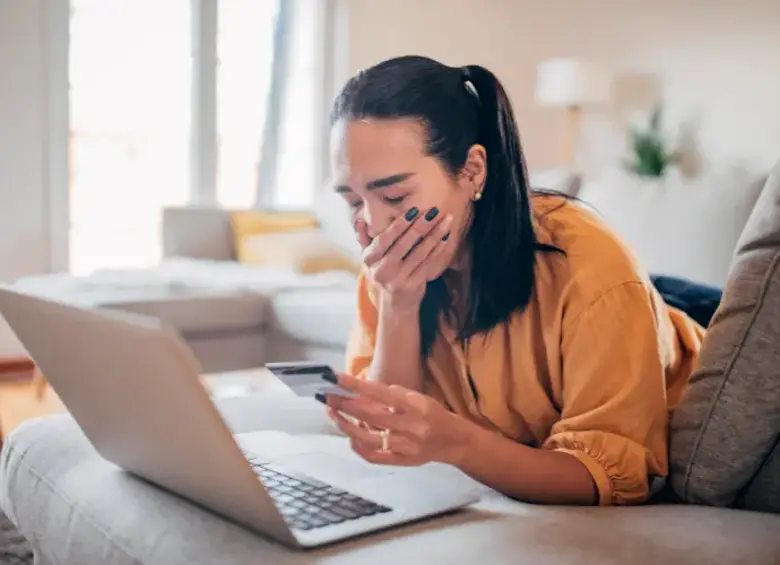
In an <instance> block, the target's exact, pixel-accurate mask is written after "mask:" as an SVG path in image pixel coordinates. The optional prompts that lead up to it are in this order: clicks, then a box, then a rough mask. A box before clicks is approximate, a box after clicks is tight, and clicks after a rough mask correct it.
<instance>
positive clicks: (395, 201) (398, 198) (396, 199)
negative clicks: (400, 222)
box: [384, 196, 406, 205]
mask: <svg viewBox="0 0 780 565" xmlns="http://www.w3.org/2000/svg"><path fill="white" fill-rule="evenodd" d="M405 198H406V196H395V197H390V196H385V198H384V200H385V202H387V203H388V204H393V205H396V204H400V203H401V202H403V201H404V199H405Z"/></svg>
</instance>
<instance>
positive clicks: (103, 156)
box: [69, 0, 192, 274]
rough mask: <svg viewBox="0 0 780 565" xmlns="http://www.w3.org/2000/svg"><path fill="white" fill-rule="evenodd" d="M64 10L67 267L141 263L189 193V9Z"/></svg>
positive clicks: (85, 3) (175, 0)
mask: <svg viewBox="0 0 780 565" xmlns="http://www.w3.org/2000/svg"><path fill="white" fill-rule="evenodd" d="M71 6H72V12H71V28H70V29H71V34H70V35H71V40H70V69H69V75H70V120H71V126H70V155H71V157H70V159H71V176H70V202H71V209H70V225H71V228H70V249H71V253H70V268H71V271H72V272H74V273H77V274H84V273H88V272H90V271H93V270H95V269H97V268H119V267H140V266H146V265H150V264H153V263H155V262H156V261H158V260H159V258H160V243H159V214H160V210H161V208H162V207H163V206H169V205H181V204H185V203H186V202H187V199H188V193H189V190H188V184H187V178H188V173H189V171H188V154H189V120H190V106H189V100H190V83H191V78H190V77H191V68H192V64H191V59H190V47H191V45H190V3H189V0H166V1H165V2H160V1H159V0H120V1H116V0H114V1H106V0H73V1H72V4H71Z"/></svg>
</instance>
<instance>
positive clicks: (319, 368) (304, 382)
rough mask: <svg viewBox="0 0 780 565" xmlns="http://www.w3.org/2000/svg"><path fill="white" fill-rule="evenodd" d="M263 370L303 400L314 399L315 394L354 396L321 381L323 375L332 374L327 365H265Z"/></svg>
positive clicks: (336, 386)
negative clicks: (271, 374) (270, 373)
mask: <svg viewBox="0 0 780 565" xmlns="http://www.w3.org/2000/svg"><path fill="white" fill-rule="evenodd" d="M265 368H266V369H268V370H269V371H271V372H272V373H273V374H274V375H275V376H276V377H277V378H278V379H279V380H280V381H282V382H283V383H284V384H285V385H287V386H288V387H289V388H290V389H291V390H292V391H293V392H294V393H295V394H297V395H298V396H301V397H304V398H314V396H315V395H316V394H317V393H322V394H326V395H327V394H332V395H338V396H346V397H348V398H354V397H355V396H356V394H355V393H354V392H352V391H349V390H347V389H344V388H341V387H340V386H338V385H335V384H332V383H329V382H328V381H326V380H323V378H322V377H323V375H325V374H334V371H333V369H332V368H331V367H330V366H329V365H324V364H322V363H311V362H292V363H267V364H266V365H265Z"/></svg>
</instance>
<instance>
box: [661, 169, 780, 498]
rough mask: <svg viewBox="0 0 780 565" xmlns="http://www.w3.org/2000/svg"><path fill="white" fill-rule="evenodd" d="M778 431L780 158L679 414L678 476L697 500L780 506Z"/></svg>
mask: <svg viewBox="0 0 780 565" xmlns="http://www.w3.org/2000/svg"><path fill="white" fill-rule="evenodd" d="M779 440H780V163H778V165H777V166H776V167H775V170H774V172H773V173H772V175H771V176H770V178H769V181H768V182H767V184H766V186H765V187H764V190H763V192H762V193H761V196H760V197H759V200H758V202H757V203H756V206H755V209H754V210H753V213H752V214H751V216H750V218H749V220H748V222H747V225H746V228H745V231H744V233H743V235H742V237H741V238H740V240H739V244H738V247H737V254H736V256H735V259H734V262H733V264H732V267H731V270H730V272H729V278H728V281H727V283H726V286H725V289H724V292H723V299H722V301H721V304H720V306H719V308H718V311H717V312H716V314H715V316H714V318H713V320H712V323H711V325H710V328H709V330H708V333H707V337H706V339H705V341H704V345H703V348H702V351H701V355H700V358H699V365H698V368H697V369H696V371H694V373H693V375H692V376H691V379H690V383H689V385H688V388H687V390H686V393H685V394H684V396H683V398H682V401H681V403H680V404H679V406H678V407H677V409H676V410H675V413H674V415H673V417H672V421H671V428H670V470H669V472H670V474H669V479H670V483H671V486H672V488H673V490H674V491H675V493H676V494H677V496H679V497H680V498H682V499H683V500H684V501H686V502H690V503H697V504H710V505H717V506H745V507H755V506H756V505H757V503H756V501H762V502H761V505H762V507H763V509H767V508H773V509H774V510H775V511H780V499H778V498H777V497H778V493H780V486H778V481H780V475H777V474H775V475H774V476H772V475H771V471H772V469H776V468H777V467H778V461H777V457H778V455H777V445H778V441H779ZM773 452H774V453H775V455H774V456H772V455H771V454H772V453H773ZM772 457H774V460H772ZM773 493H774V494H773ZM773 496H774V497H775V498H774V500H773V499H772V497H773Z"/></svg>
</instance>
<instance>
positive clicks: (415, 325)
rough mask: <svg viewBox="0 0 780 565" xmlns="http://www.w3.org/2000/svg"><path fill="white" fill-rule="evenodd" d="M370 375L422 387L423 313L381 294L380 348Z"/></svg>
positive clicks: (382, 379)
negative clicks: (401, 306)
mask: <svg viewBox="0 0 780 565" xmlns="http://www.w3.org/2000/svg"><path fill="white" fill-rule="evenodd" d="M369 377H370V378H372V379H375V380H378V381H380V382H382V383H383V384H386V385H400V386H403V387H406V388H408V389H410V390H415V391H420V390H421V389H422V364H421V361H420V326H419V316H418V314H417V313H416V312H413V311H399V310H396V309H394V308H393V307H392V305H391V304H389V302H387V301H385V300H384V299H381V298H380V304H379V324H378V329H377V338H376V348H375V350H374V359H373V361H372V363H371V369H370V371H369Z"/></svg>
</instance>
